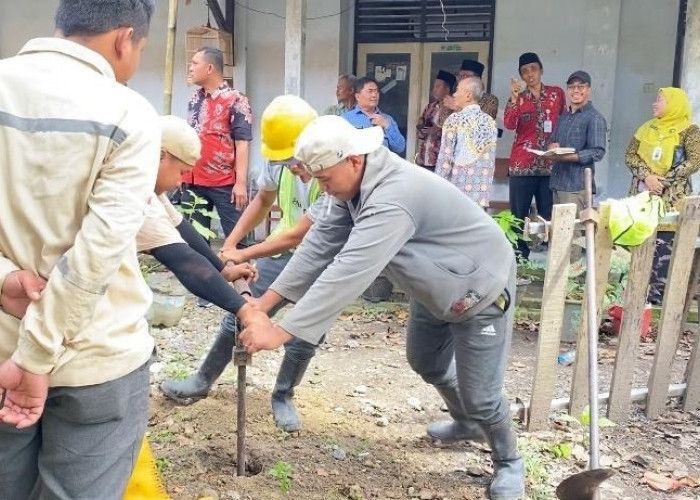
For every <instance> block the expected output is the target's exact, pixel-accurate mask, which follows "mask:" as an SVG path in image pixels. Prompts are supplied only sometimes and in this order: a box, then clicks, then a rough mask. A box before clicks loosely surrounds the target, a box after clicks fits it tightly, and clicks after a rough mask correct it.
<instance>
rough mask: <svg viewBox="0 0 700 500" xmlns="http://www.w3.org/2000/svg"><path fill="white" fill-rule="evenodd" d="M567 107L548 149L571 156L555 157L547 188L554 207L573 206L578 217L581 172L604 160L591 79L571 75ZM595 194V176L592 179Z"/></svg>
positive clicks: (600, 118)
mask: <svg viewBox="0 0 700 500" xmlns="http://www.w3.org/2000/svg"><path fill="white" fill-rule="evenodd" d="M566 93H567V96H568V98H569V106H568V107H567V109H566V111H565V112H564V113H563V114H562V115H561V116H559V121H558V122H557V126H556V128H555V129H554V133H553V134H552V135H551V137H550V138H549V149H555V148H559V147H562V148H574V150H575V152H574V153H569V154H563V155H556V156H555V157H554V166H553V167H552V175H551V177H550V179H549V188H550V189H551V190H552V194H553V195H554V203H555V204H562V203H575V204H576V207H577V213H578V212H580V211H581V210H583V209H584V208H585V200H586V190H585V184H584V177H583V171H584V169H585V168H586V167H591V168H592V169H593V172H594V173H595V163H596V162H598V161H600V160H602V159H603V156H605V141H606V131H607V125H606V122H605V118H603V115H601V114H600V113H599V112H598V110H597V109H595V108H594V107H593V103H592V102H591V101H590V97H591V75H589V74H588V73H586V72H585V71H582V70H579V71H574V72H573V73H572V74H571V76H569V79H568V80H566ZM593 192H594V193H595V175H594V178H593ZM578 257H580V250H579V251H578V252H576V251H574V252H572V260H575V259H576V258H578Z"/></svg>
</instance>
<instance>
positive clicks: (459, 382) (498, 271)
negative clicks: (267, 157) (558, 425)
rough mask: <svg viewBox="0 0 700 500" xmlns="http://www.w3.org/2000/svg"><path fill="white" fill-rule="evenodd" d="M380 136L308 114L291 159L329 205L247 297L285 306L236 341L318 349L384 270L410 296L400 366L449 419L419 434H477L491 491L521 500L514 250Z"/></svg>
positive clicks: (455, 192) (448, 187) (470, 205)
mask: <svg viewBox="0 0 700 500" xmlns="http://www.w3.org/2000/svg"><path fill="white" fill-rule="evenodd" d="M383 140H384V133H383V130H382V129H381V128H380V127H369V128H365V129H355V128H354V127H353V126H352V125H351V124H349V123H348V122H346V121H345V120H343V119H342V118H340V117H336V116H322V117H320V118H317V119H316V120H314V121H313V122H311V123H310V124H309V125H308V126H307V127H306V129H304V131H303V132H302V134H301V135H300V136H299V138H298V140H297V144H296V151H295V154H294V157H295V158H297V159H298V160H299V161H300V162H302V163H303V164H304V165H305V166H306V168H307V169H308V170H309V171H310V172H311V173H312V175H313V176H314V177H316V178H317V179H318V182H319V185H320V187H321V189H322V190H324V191H325V192H326V193H328V194H329V195H330V196H329V198H330V199H329V201H330V205H329V207H328V209H327V215H326V216H325V217H324V218H322V219H320V220H319V221H317V222H316V223H315V224H314V225H313V226H312V228H311V230H310V231H309V233H308V234H307V235H306V238H305V239H304V241H303V243H302V244H301V246H300V247H299V248H298V250H297V252H296V253H295V254H294V257H292V259H291V260H290V262H289V264H288V265H287V267H286V268H285V269H284V271H283V272H282V273H281V274H280V276H279V277H278V278H277V280H276V281H275V282H274V283H273V284H272V286H271V287H270V288H269V290H268V291H267V292H266V293H265V294H264V295H263V296H262V297H261V298H260V299H259V300H258V305H259V307H260V308H262V309H263V310H269V309H271V308H272V307H274V306H275V305H276V304H278V303H279V302H280V301H282V300H284V299H287V300H289V301H291V302H295V303H296V305H295V307H294V308H293V309H292V310H290V311H288V312H287V314H285V316H284V318H283V319H282V320H281V321H280V322H279V323H278V325H277V326H273V327H268V328H250V329H246V330H245V331H244V332H243V333H242V334H241V340H242V342H243V344H244V345H245V346H246V348H247V349H248V351H249V352H256V351H259V350H261V349H276V348H277V347H279V346H281V345H282V344H283V343H285V342H287V341H289V340H290V339H292V338H293V337H297V338H301V339H303V340H305V341H307V342H311V343H314V344H317V343H318V342H319V341H320V339H321V337H322V336H323V333H324V332H326V331H328V328H329V327H330V325H331V324H332V322H333V321H334V320H335V318H336V317H337V316H338V314H340V312H341V311H342V310H343V309H344V308H345V307H346V306H347V305H348V304H350V303H352V302H353V301H354V300H355V299H356V298H357V297H358V296H359V295H360V294H361V293H362V291H363V290H365V289H366V288H367V286H368V285H369V284H370V283H371V282H372V280H374V279H375V278H376V277H377V276H378V275H379V273H380V272H382V270H384V274H385V276H386V277H387V278H389V279H390V280H391V281H392V282H393V283H394V284H396V285H397V286H399V287H401V289H402V290H405V291H406V292H407V293H408V294H409V295H410V296H411V304H410V308H411V313H410V319H409V324H408V332H407V342H406V344H407V348H406V349H407V358H408V362H409V365H410V366H411V368H413V370H415V371H416V372H417V373H418V374H419V375H420V376H421V377H423V379H424V380H425V381H426V382H428V383H429V384H432V385H434V386H435V388H436V389H437V390H438V392H439V393H440V395H441V396H442V398H443V399H444V400H445V402H446V404H447V407H448V409H449V411H450V415H451V416H452V419H453V420H450V421H446V422H435V423H432V424H430V425H429V426H428V434H430V435H431V436H432V437H434V438H437V439H440V440H442V441H456V440H462V439H469V440H477V441H478V440H481V441H485V440H487V441H488V442H489V444H490V446H491V449H492V450H493V461H494V478H493V480H492V482H491V486H490V495H491V498H494V499H500V500H503V499H515V498H520V497H521V496H522V495H523V491H524V466H523V460H522V458H521V456H520V454H519V453H518V450H517V444H516V436H515V433H514V432H513V430H512V428H511V422H510V415H509V406H508V401H507V399H506V398H505V397H504V396H503V392H502V391H503V378H504V373H505V367H506V362H507V356H508V350H509V347H510V341H511V335H512V322H513V309H514V308H513V307H511V304H512V302H513V299H514V291H515V286H514V285H515V255H514V253H513V249H512V247H511V246H510V244H509V243H508V241H507V240H506V238H505V236H504V235H503V233H502V231H501V230H500V229H499V228H498V226H497V225H496V223H495V222H494V221H493V220H492V219H491V218H490V217H489V216H488V215H487V214H486V213H485V212H484V211H483V210H482V209H481V208H480V207H479V206H478V205H477V204H476V203H475V202H473V201H472V200H471V199H469V198H468V197H466V196H464V195H463V194H462V193H461V192H460V191H459V189H457V188H456V187H455V186H453V185H452V184H450V183H449V182H447V181H445V180H444V179H441V178H439V177H438V176H436V175H433V174H432V173H431V172H428V171H426V170H424V169H419V168H416V167H415V166H414V165H412V164H410V163H408V162H406V161H405V160H403V159H402V158H400V157H399V156H397V155H396V154H394V153H392V152H391V151H389V150H388V149H387V148H386V147H384V146H382V142H383ZM426 193H428V194H429V196H430V199H431V200H432V202H431V203H430V204H426V203H425V196H426ZM504 263H506V265H504Z"/></svg>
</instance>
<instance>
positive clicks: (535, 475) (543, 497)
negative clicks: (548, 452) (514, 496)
mask: <svg viewBox="0 0 700 500" xmlns="http://www.w3.org/2000/svg"><path fill="white" fill-rule="evenodd" d="M518 450H520V452H521V453H522V456H523V460H524V461H525V475H526V477H527V482H528V483H529V485H530V495H529V497H528V498H530V499H532V500H549V499H550V498H553V493H554V492H553V491H552V488H551V486H550V484H549V482H550V476H549V472H548V471H547V468H546V465H545V460H544V457H543V454H542V451H543V445H542V443H541V442H539V441H537V440H535V439H530V438H522V437H521V438H519V439H518Z"/></svg>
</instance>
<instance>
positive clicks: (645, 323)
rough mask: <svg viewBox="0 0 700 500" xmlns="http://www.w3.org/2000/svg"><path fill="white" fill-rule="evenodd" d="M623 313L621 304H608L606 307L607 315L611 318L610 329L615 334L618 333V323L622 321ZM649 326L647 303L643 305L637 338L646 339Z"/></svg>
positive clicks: (649, 306) (649, 311)
mask: <svg viewBox="0 0 700 500" xmlns="http://www.w3.org/2000/svg"><path fill="white" fill-rule="evenodd" d="M623 313H624V311H623V309H622V306H618V305H615V306H610V308H609V309H608V315H609V316H610V318H612V331H613V334H615V335H619V334H620V324H621V323H622V316H623ZM649 327H651V304H647V305H646V306H645V307H644V315H643V316H642V327H641V328H640V331H639V338H641V339H642V340H646V338H647V335H648V334H649Z"/></svg>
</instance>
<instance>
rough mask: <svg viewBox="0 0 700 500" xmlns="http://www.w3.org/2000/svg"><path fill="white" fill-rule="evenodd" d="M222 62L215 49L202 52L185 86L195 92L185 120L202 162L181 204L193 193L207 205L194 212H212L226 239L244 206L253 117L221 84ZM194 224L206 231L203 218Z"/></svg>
mask: <svg viewBox="0 0 700 500" xmlns="http://www.w3.org/2000/svg"><path fill="white" fill-rule="evenodd" d="M223 69H224V58H223V54H222V53H221V51H220V50H219V49H216V48H212V47H203V48H201V49H200V50H199V51H198V52H197V53H196V54H195V55H194V56H193V57H192V62H191V63H190V68H189V80H190V81H191V82H192V83H194V84H195V85H199V86H200V87H201V88H200V89H198V90H197V91H196V92H195V93H194V95H193V96H192V99H190V102H189V104H188V112H187V118H188V121H189V124H190V125H191V126H192V127H194V129H195V130H196V131H197V134H198V135H199V139H200V141H202V156H201V158H200V159H199V161H197V163H196V164H195V166H194V168H193V169H192V172H191V173H189V174H186V175H185V176H183V178H182V181H183V183H185V185H184V186H183V197H182V199H183V201H189V202H191V201H192V200H191V198H192V197H191V195H190V193H189V192H188V190H189V191H191V192H192V193H194V194H195V195H197V196H198V197H200V198H203V199H204V200H205V201H206V205H201V206H199V207H198V208H203V209H206V210H211V209H212V208H216V212H217V213H218V215H219V218H220V219H221V227H222V229H223V230H224V233H225V235H226V236H228V235H229V234H230V233H231V231H232V230H233V226H235V225H236V222H237V221H238V218H239V217H240V215H241V212H242V211H243V208H245V205H247V203H248V189H247V181H248V153H249V144H250V141H251V140H252V138H253V137H252V130H251V129H252V123H253V117H252V114H251V112H250V103H249V102H248V98H247V97H246V96H245V95H243V94H242V93H241V92H239V91H238V90H235V89H232V88H231V87H229V86H228V84H227V83H226V82H225V81H224V76H223ZM192 217H193V219H195V220H196V221H197V222H199V223H200V224H202V225H204V226H205V227H209V225H210V223H211V219H210V218H209V217H207V216H205V215H203V214H202V213H201V212H199V211H197V212H196V213H195V214H193V216H192Z"/></svg>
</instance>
